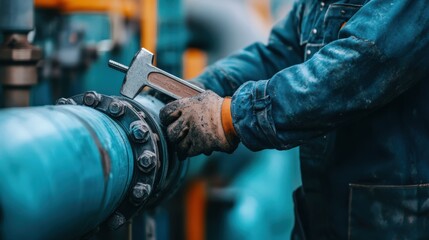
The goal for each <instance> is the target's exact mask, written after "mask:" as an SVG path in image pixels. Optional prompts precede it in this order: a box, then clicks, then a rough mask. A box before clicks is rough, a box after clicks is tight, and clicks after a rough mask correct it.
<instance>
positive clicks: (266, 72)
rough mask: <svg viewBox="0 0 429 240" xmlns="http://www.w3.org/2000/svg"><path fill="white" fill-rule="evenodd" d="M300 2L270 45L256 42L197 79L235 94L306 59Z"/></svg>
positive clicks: (222, 92)
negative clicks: (244, 87) (301, 42)
mask: <svg viewBox="0 0 429 240" xmlns="http://www.w3.org/2000/svg"><path fill="white" fill-rule="evenodd" d="M299 18H300V14H299V9H298V4H295V6H294V7H293V9H292V11H291V12H290V13H289V15H288V17H286V18H285V19H283V20H282V21H280V22H279V23H278V24H276V26H275V27H274V28H273V30H272V31H271V34H270V37H269V40H268V44H263V43H255V44H252V45H250V46H248V47H247V48H245V49H243V50H241V51H239V52H237V53H236V54H233V55H231V56H229V57H227V58H225V59H223V60H220V61H218V62H216V63H214V64H213V65H211V66H210V67H208V68H207V69H206V70H205V71H204V72H203V73H202V74H201V75H200V76H198V77H197V78H196V79H195V80H196V81H198V82H200V83H202V84H203V85H204V87H205V88H206V89H210V90H212V91H214V92H216V93H217V94H218V95H220V96H232V94H233V93H234V92H235V91H236V90H237V88H238V87H239V86H240V85H242V84H243V83H244V82H246V81H249V80H258V79H267V78H270V77H272V76H273V75H274V74H275V73H276V72H278V71H280V70H281V69H284V68H286V67H288V66H292V65H294V64H298V63H300V62H302V60H303V58H302V51H303V50H302V48H301V47H300V45H299V37H298V36H299V33H298V31H299V27H298V26H299V24H298V22H299V21H300V20H299Z"/></svg>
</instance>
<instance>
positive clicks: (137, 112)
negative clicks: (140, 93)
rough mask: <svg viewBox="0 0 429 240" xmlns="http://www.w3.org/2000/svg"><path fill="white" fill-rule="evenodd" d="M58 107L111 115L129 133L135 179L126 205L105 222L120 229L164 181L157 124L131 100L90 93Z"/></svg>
mask: <svg viewBox="0 0 429 240" xmlns="http://www.w3.org/2000/svg"><path fill="white" fill-rule="evenodd" d="M57 104H61V105H67V104H69V105H83V106H87V107H91V108H93V109H96V110H98V111H100V112H102V113H104V114H106V115H109V116H110V117H111V119H112V120H113V121H115V122H116V123H117V124H118V125H120V126H121V127H122V128H123V129H124V131H125V132H127V135H128V139H129V142H130V145H131V147H132V150H133V154H134V170H133V171H134V172H133V178H132V180H131V182H130V187H129V189H128V191H127V193H126V196H125V198H124V200H123V202H122V203H121V204H120V206H119V207H118V209H117V210H116V211H115V213H114V214H112V215H111V216H110V218H109V219H108V220H107V222H106V225H107V227H108V228H110V229H117V228H119V227H121V226H122V225H123V224H125V222H126V221H128V220H130V219H131V218H133V217H134V216H135V215H136V214H137V213H139V212H140V211H141V209H143V208H145V206H146V205H147V202H148V200H149V199H150V197H151V196H152V195H153V194H154V191H153V190H154V186H156V185H157V182H159V179H160V178H162V177H163V176H160V175H164V174H165V173H163V172H164V171H157V169H158V168H160V167H161V166H160V165H161V164H160V163H161V160H160V158H161V157H162V155H165V153H163V150H162V148H160V146H159V142H160V141H159V137H158V134H159V133H157V131H159V130H160V129H159V127H155V126H154V124H155V125H156V123H155V121H154V120H153V119H151V117H148V113H146V112H144V109H141V108H139V107H138V106H136V105H135V104H134V103H133V101H132V100H131V99H127V98H123V97H117V96H107V95H103V94H99V93H96V92H94V91H90V92H86V93H84V94H79V95H76V96H73V97H71V98H68V99H66V98H61V99H60V100H59V101H58V102H57ZM164 167H168V166H164ZM118 216H120V217H118ZM118 219H120V221H119V220H118Z"/></svg>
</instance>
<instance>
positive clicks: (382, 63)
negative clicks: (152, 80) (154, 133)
mask: <svg viewBox="0 0 429 240" xmlns="http://www.w3.org/2000/svg"><path fill="white" fill-rule="evenodd" d="M428 78H429V0H343V1H317V0H300V1H297V2H296V3H295V5H294V8H293V10H292V11H291V12H290V14H289V16H288V17H287V18H285V19H284V20H283V21H281V22H279V23H278V24H277V25H276V26H275V27H274V28H273V30H272V33H271V35H270V38H269V41H268V43H267V44H262V43H255V44H253V45H251V46H249V47H247V48H245V49H243V50H241V51H239V52H238V53H236V54H234V55H232V56H230V57H227V58H225V59H223V60H221V61H219V62H217V63H215V64H214V65H212V66H210V67H209V68H207V70H206V71H205V72H204V73H203V74H202V75H201V76H200V77H199V78H198V79H197V80H198V81H200V82H201V83H203V84H204V85H205V87H206V88H208V89H211V90H213V91H214V92H216V93H218V94H219V95H221V96H231V95H232V105H231V111H232V118H233V123H234V127H235V130H236V132H237V134H238V135H239V137H240V139H241V141H242V142H243V144H244V145H246V146H247V147H248V148H249V149H251V150H261V149H273V148H275V149H279V150H281V149H289V148H292V147H295V146H301V147H300V149H301V155H300V157H301V171H302V182H303V185H302V187H301V188H300V189H298V190H297V191H296V192H295V194H294V199H295V204H296V205H295V209H296V221H295V228H294V232H293V236H292V237H293V238H294V239H429V79H428ZM426 104H428V105H426Z"/></svg>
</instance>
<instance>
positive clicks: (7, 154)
mask: <svg viewBox="0 0 429 240" xmlns="http://www.w3.org/2000/svg"><path fill="white" fill-rule="evenodd" d="M0 139H1V143H0V144H1V145H0V239H5V240H7V239H76V238H78V237H81V236H82V235H83V234H85V233H87V232H89V231H91V230H92V229H94V228H95V227H96V226H97V225H98V224H99V223H101V222H102V221H104V220H105V219H106V218H107V217H108V216H109V215H110V214H111V213H112V212H113V211H114V210H115V208H116V207H117V206H118V205H119V203H120V202H121V201H122V200H123V198H124V196H125V194H126V191H127V189H128V187H129V184H130V180H131V178H132V172H133V167H134V166H133V153H132V149H131V147H130V144H129V142H128V138H127V134H126V132H125V131H124V130H123V129H122V128H121V127H120V126H119V125H118V124H116V123H115V122H114V121H112V120H111V119H110V118H109V117H108V116H106V115H104V114H102V113H100V112H98V111H96V110H94V109H91V108H87V107H82V106H46V107H36V108H24V109H22V108H21V109H9V110H2V111H0Z"/></svg>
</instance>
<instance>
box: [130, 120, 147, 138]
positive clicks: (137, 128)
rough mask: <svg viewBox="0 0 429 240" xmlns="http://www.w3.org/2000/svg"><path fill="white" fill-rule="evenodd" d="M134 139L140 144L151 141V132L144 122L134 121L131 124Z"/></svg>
mask: <svg viewBox="0 0 429 240" xmlns="http://www.w3.org/2000/svg"><path fill="white" fill-rule="evenodd" d="M130 132H131V136H132V139H133V140H134V141H135V142H138V143H144V142H146V141H147V140H148V139H149V136H150V132H149V128H148V126H147V125H146V124H145V123H144V122H142V121H134V122H132V123H131V124H130Z"/></svg>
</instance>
